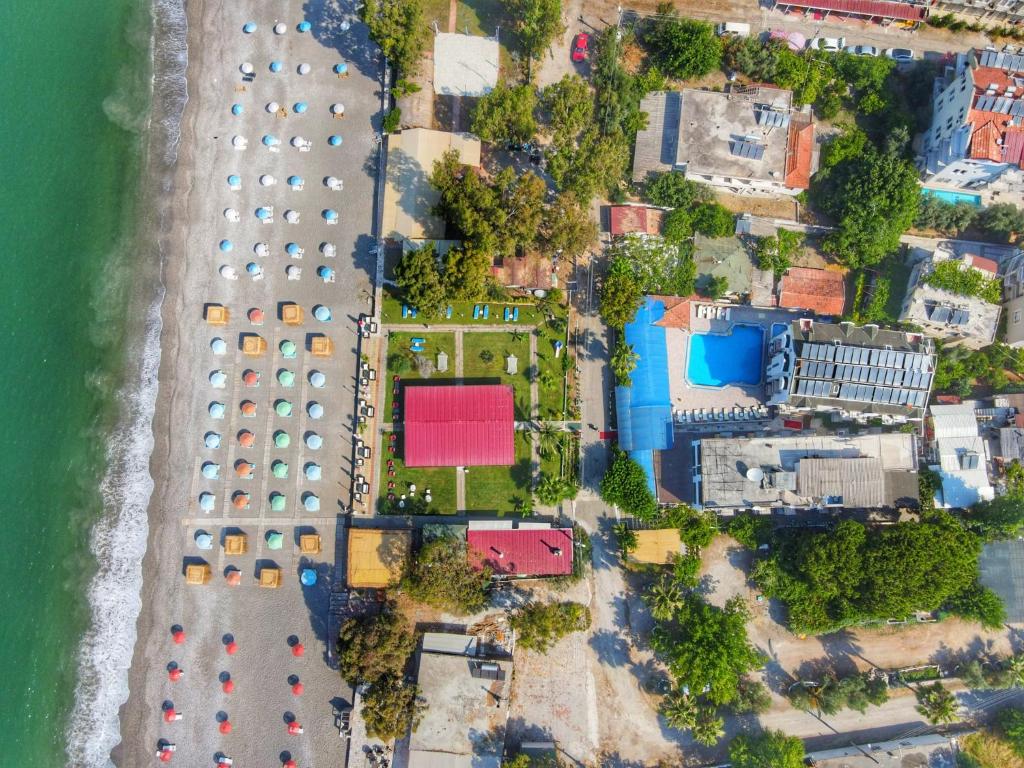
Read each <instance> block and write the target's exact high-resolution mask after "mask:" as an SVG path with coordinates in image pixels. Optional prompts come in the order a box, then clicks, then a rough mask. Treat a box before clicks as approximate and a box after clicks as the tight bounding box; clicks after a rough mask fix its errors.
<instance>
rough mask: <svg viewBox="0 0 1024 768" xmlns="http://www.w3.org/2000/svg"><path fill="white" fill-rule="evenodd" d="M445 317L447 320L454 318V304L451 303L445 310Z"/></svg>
mask: <svg viewBox="0 0 1024 768" xmlns="http://www.w3.org/2000/svg"><path fill="white" fill-rule="evenodd" d="M444 317H445V320H451V319H452V305H451V304H449V305H448V308H447V309H446V310H445V311H444Z"/></svg>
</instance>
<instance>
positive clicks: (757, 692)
mask: <svg viewBox="0 0 1024 768" xmlns="http://www.w3.org/2000/svg"><path fill="white" fill-rule="evenodd" d="M730 706H731V707H732V710H733V712H735V713H737V714H739V715H744V714H748V713H749V714H753V715H763V714H764V713H765V712H767V711H768V710H769V709H771V706H772V697H771V694H770V693H768V688H767V687H766V686H765V684H764V683H762V682H760V681H758V680H751V679H750V678H749V677H744V678H741V679H740V684H739V687H738V688H737V689H736V699H735V700H734V701H733V702H732V704H731V705H730Z"/></svg>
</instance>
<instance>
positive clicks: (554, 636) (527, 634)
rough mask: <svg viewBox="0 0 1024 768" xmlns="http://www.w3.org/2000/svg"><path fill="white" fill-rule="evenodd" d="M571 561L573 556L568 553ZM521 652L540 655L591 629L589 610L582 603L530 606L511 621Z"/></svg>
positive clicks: (513, 615)
mask: <svg viewBox="0 0 1024 768" xmlns="http://www.w3.org/2000/svg"><path fill="white" fill-rule="evenodd" d="M565 555H566V557H571V556H572V553H571V552H569V553H565ZM509 624H510V625H511V626H512V628H513V629H514V630H515V631H516V633H517V635H518V638H517V642H518V644H519V646H520V647H521V648H525V649H526V650H528V651H536V652H537V653H546V652H547V651H548V649H549V648H550V647H551V646H552V645H554V644H555V643H556V642H558V641H559V640H561V639H562V638H563V637H565V636H566V635H568V634H569V633H570V632H583V631H584V630H586V629H587V628H588V627H589V626H590V609H589V608H587V606H585V605H582V604H581V603H572V602H563V603H536V602H534V603H528V604H527V605H526V606H525V607H523V608H519V609H518V610H517V611H516V612H515V613H513V614H512V616H511V617H510V618H509Z"/></svg>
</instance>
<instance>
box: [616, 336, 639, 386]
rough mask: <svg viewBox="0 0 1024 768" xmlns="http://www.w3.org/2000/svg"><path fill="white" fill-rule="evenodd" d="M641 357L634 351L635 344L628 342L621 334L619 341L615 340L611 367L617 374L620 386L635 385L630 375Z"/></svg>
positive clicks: (617, 381) (617, 382)
mask: <svg viewBox="0 0 1024 768" xmlns="http://www.w3.org/2000/svg"><path fill="white" fill-rule="evenodd" d="M639 359H640V355H638V354H637V353H636V352H634V351H633V345H632V344H627V343H626V340H625V339H624V338H622V335H621V334H620V336H619V339H618V341H616V342H615V349H614V350H613V351H612V356H611V368H612V373H613V374H615V383H616V384H618V385H619V386H620V387H630V386H632V385H633V381H632V380H631V379H630V377H629V376H630V374H631V373H633V371H634V370H635V369H636V364H637V361H638V360H639Z"/></svg>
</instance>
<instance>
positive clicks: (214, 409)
mask: <svg viewBox="0 0 1024 768" xmlns="http://www.w3.org/2000/svg"><path fill="white" fill-rule="evenodd" d="M208 410H209V412H210V418H211V419H223V418H224V403H218V402H217V401H216V400H215V401H214V402H212V403H210V407H209V409H208Z"/></svg>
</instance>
